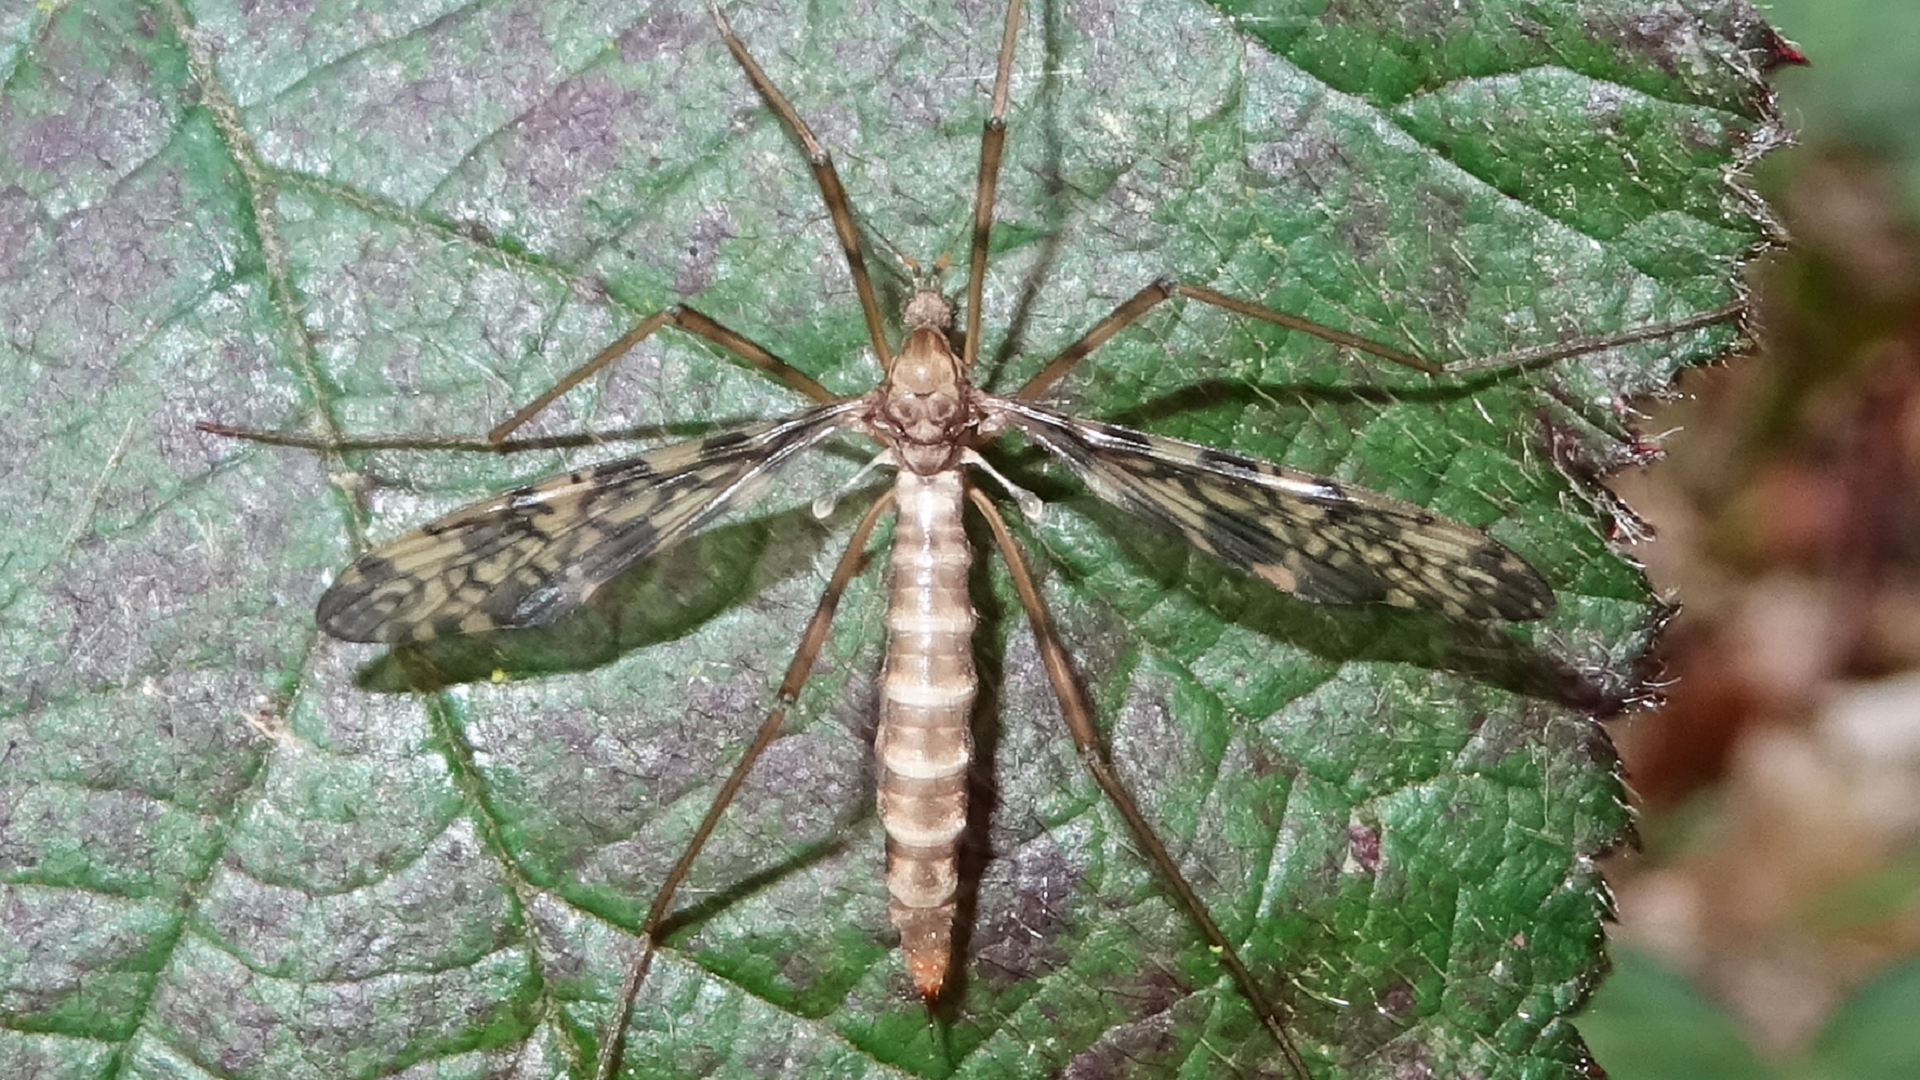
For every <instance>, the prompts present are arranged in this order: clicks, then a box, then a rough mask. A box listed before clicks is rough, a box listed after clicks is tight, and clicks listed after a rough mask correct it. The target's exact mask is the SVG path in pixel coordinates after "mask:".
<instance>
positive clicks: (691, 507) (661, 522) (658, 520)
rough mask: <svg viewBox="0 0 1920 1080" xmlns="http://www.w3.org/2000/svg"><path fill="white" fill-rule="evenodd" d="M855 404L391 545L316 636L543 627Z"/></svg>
mask: <svg viewBox="0 0 1920 1080" xmlns="http://www.w3.org/2000/svg"><path fill="white" fill-rule="evenodd" d="M857 404H858V402H857V400H855V401H842V402H835V403H833V404H830V405H823V406H820V407H818V408H814V409H809V410H807V411H805V412H801V413H796V414H795V415H793V416H789V417H787V418H785V419H783V420H773V421H767V422H763V423H758V424H753V425H750V426H747V427H742V428H736V429H733V430H731V431H723V432H719V433H717V434H714V435H710V436H708V437H706V438H704V439H691V440H689V441H687V442H683V443H675V444H674V445H672V446H664V447H661V448H660V449H658V450H650V451H648V452H646V453H644V454H640V455H638V456H635V457H630V458H623V459H621V460H618V461H609V462H605V463H603V464H599V465H589V466H586V467H585V468H581V469H576V470H574V471H572V472H568V473H561V474H560V475H558V476H550V477H548V478H546V479H545V480H540V481H536V482H535V483H532V484H528V485H527V486H525V487H520V488H515V489H513V490H512V491H507V492H503V493H501V494H499V495H495V496H492V497H491V498H487V499H482V500H481V501H479V502H476V503H473V504H472V505H470V506H464V507H461V508H460V509H458V510H455V511H454V512H453V513H451V514H448V515H447V516H445V517H443V518H440V519H439V520H437V521H433V522H430V523H429V524H426V525H423V526H421V527H420V528H418V529H415V530H413V531H412V532H409V533H406V534H404V535H402V536H397V537H395V538H394V539H392V540H389V541H388V542H386V543H385V544H382V545H380V546H379V547H378V548H376V549H374V550H373V551H372V552H370V553H368V554H367V555H366V556H364V557H363V558H361V559H360V560H359V561H358V562H356V563H354V564H353V565H352V566H349V567H348V568H347V569H346V570H345V571H344V572H342V573H341V575H340V578H339V580H337V581H335V582H334V583H333V587H332V588H330V589H328V590H327V592H326V595H324V596H322V597H321V598H320V606H319V609H318V611H317V612H316V617H317V618H318V619H319V622H320V628H321V629H322V630H325V631H326V632H327V633H329V634H332V635H333V636H334V637H337V638H341V639H343V640H346V641H376V642H383V643H387V644H393V643H398V642H406V641H425V640H427V639H428V638H435V637H440V636H442V635H446V634H474V633H481V632H484V631H488V630H501V629H508V628H514V627H526V626H538V625H540V624H542V623H546V622H551V621H552V620H554V619H556V618H558V617H559V616H560V615H562V614H564V613H566V612H568V611H571V610H572V609H573V608H575V607H578V606H579V605H580V603H581V602H582V601H584V600H585V599H586V598H587V597H588V596H590V595H591V594H592V593H593V590H594V589H596V588H598V587H599V586H600V585H601V584H602V583H603V582H605V581H607V580H608V579H610V578H612V577H613V576H614V575H616V574H618V573H620V572H621V571H622V570H625V569H626V568H628V567H630V566H632V565H633V564H634V563H636V562H638V561H640V560H641V559H644V558H646V557H647V556H648V555H651V554H652V553H654V552H656V551H658V550H660V549H661V548H663V547H665V546H666V545H668V544H671V543H674V542H675V541H677V540H680V539H682V538H683V537H685V536H688V535H690V534H691V533H693V532H695V531H697V530H699V529H700V528H702V527H703V526H705V525H706V524H707V523H708V522H710V521H712V520H713V519H714V518H715V517H717V516H719V515H720V513H721V512H722V511H724V510H726V509H727V508H728V507H729V506H732V505H734V504H736V503H738V502H740V501H742V500H743V499H744V498H747V497H750V496H751V495H752V494H753V493H754V490H755V488H756V487H757V485H756V483H755V481H757V480H760V479H762V478H764V477H765V476H766V475H767V474H768V473H770V472H771V471H772V470H773V469H775V468H777V467H778V466H779V465H780V464H781V463H783V462H785V461H786V460H787V459H788V458H790V457H792V456H793V455H794V454H796V453H798V452H799V451H801V450H804V449H806V448H807V447H809V446H812V445H813V444H814V443H816V442H819V441H820V440H821V439H823V438H825V437H826V436H827V435H828V434H830V433H831V432H833V431H834V429H835V428H837V427H838V426H839V425H840V423H841V419H842V416H843V415H844V414H845V413H846V412H848V411H849V410H851V409H853V408H854V407H856V406H857Z"/></svg>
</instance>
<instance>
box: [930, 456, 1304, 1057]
mask: <svg viewBox="0 0 1920 1080" xmlns="http://www.w3.org/2000/svg"><path fill="white" fill-rule="evenodd" d="M967 496H968V498H970V499H972V500H973V505H974V506H976V507H978V508H979V509H980V514H981V516H982V517H984V518H986V519H987V525H988V527H989V528H991V529H992V530H993V539H994V543H996V544H997V545H999V548H1000V555H1001V557H1002V558H1004V559H1006V560H1007V570H1008V572H1009V573H1011V574H1012V575H1013V587H1014V590H1015V591H1016V592H1018V593H1019V594H1020V606H1021V607H1023V608H1025V609H1026V611H1027V622H1028V623H1029V624H1031V625H1032V627H1033V640H1034V644H1035V646H1036V647H1037V648H1038V649H1039V650H1040V660H1041V663H1042V664H1044V665H1045V666H1046V669H1047V679H1048V681H1050V682H1052V683H1053V692H1054V695H1055V696H1056V697H1058V698H1059V699H1060V713H1061V715H1062V716H1063V717H1065V718H1066V721H1067V730H1068V731H1069V732H1071V733H1072V735H1073V745H1074V748H1075V749H1077V750H1078V751H1079V752H1080V760H1081V762H1082V763H1083V764H1085V765H1086V767H1087V771H1088V772H1090V773H1092V774H1093V780H1094V783H1096V784H1098V785H1100V790H1101V791H1104V792H1106V795H1107V798H1108V800H1109V801H1111V802H1112V803H1113V806H1114V809H1116V810H1118V811H1120V816H1121V817H1123V818H1125V819H1126V821H1127V828H1128V829H1130V830H1132V832H1133V835H1134V839H1136V840H1137V841H1139V843H1140V846H1141V848H1143V849H1144V850H1145V851H1146V853H1147V859H1148V861H1150V862H1152V863H1153V866H1154V869H1155V870H1157V871H1158V872H1159V874H1160V877H1161V878H1162V880H1164V881H1165V883H1166V885H1167V887H1168V888H1170V889H1172V890H1173V894H1174V896H1175V897H1176V898H1178V899H1179V901H1180V906H1181V907H1183V908H1186V909H1187V915H1188V916H1189V917H1190V918H1192V919H1193V921H1194V923H1195V925H1197V926H1198V927H1199V928H1200V936H1202V937H1204V938H1206V939H1207V944H1209V945H1211V946H1212V947H1213V951H1214V953H1215V955H1217V956H1218V957H1219V958H1220V963H1221V964H1222V965H1223V966H1225V967H1226V969H1227V971H1228V973H1229V974H1231V975H1232V976H1233V981H1234V982H1236V983H1238V984H1239V986H1240V992H1241V993H1243V994H1245V995H1246V996H1247V1001H1248V1002H1249V1004H1251V1005H1252V1007H1253V1011H1254V1012H1255V1013H1256V1014H1257V1015H1258V1016H1259V1017H1260V1022H1261V1023H1262V1024H1264V1025H1265V1026H1266V1028H1267V1032H1268V1034H1270V1035H1271V1036H1272V1037H1273V1041H1274V1042H1275V1043H1276V1044H1277V1045H1278V1046H1279V1047H1280V1055H1281V1056H1282V1057H1284V1058H1286V1060H1287V1067H1288V1069H1289V1070H1290V1071H1291V1072H1292V1073H1293V1075H1294V1077H1295V1078H1296V1080H1312V1074H1311V1073H1309V1072H1307V1065H1306V1062H1305V1061H1303V1060H1301V1058H1300V1051H1299V1050H1298V1049H1297V1048H1295V1046H1294V1045H1293V1036H1291V1035H1289V1034H1288V1033H1287V1028H1286V1024H1285V1017H1284V1015H1283V1013H1282V1012H1281V1010H1280V1009H1279V1007H1278V1006H1276V1005H1275V1004H1274V1003H1273V1002H1271V1001H1269V1000H1268V999H1267V996H1266V992H1265V991H1263V990H1261V989H1260V984H1259V983H1258V982H1255V981H1254V978H1253V973H1252V972H1251V971H1248V970H1247V965H1246V964H1245V963H1244V962H1242V961H1241V959H1240V954H1239V953H1238V952H1237V951H1235V950H1234V947H1233V943H1232V942H1230V941H1228V940H1227V936H1226V935H1225V934H1224V933H1221V931H1220V926H1219V924H1217V923H1215V922H1214V921H1213V916H1212V915H1210V914H1208V912H1207V906H1206V904H1204V903H1202V902H1201V900H1200V894H1199V893H1196V892H1194V891H1193V886H1192V885H1189V884H1188V883H1187V879H1186V878H1185V877H1183V876H1182V875H1181V873H1180V868H1179V867H1178V866H1176V865H1175V864H1174V861H1173V856H1172V855H1170V854H1168V852H1167V848H1166V845H1165V844H1162V843H1161V842H1160V837H1159V836H1158V835H1156V834H1155V833H1154V831H1153V826H1152V825H1150V824H1148V822H1147V818H1146V815H1145V814H1143V813H1141V812H1140V807H1139V804H1137V803H1135V802H1134V801H1133V796H1132V795H1131V794H1129V793H1128V792H1127V789H1126V786H1125V785H1124V784H1122V783H1121V782H1120V777H1119V775H1118V774H1117V773H1115V772H1114V771H1113V766H1112V764H1111V763H1109V762H1108V761H1107V758H1106V755H1105V753H1104V752H1103V751H1102V749H1101V747H1100V733H1099V731H1098V730H1097V729H1096V728H1095V727H1094V724H1093V709H1092V707H1091V706H1090V705H1089V704H1088V703H1087V697H1086V691H1085V690H1083V689H1082V688H1081V686H1080V680H1079V679H1078V678H1076V677H1075V676H1074V674H1073V668H1072V666H1071V665H1070V664H1069V663H1068V661H1067V652H1066V649H1064V648H1063V647H1062V646H1061V644H1060V637H1059V635H1058V634H1056V633H1055V632H1054V629H1053V619H1052V618H1051V617H1050V616H1049V615H1048V614H1047V606H1046V603H1045V601H1043V600H1042V599H1041V598H1040V589H1039V587H1038V586H1037V585H1035V584H1034V580H1033V572H1032V571H1031V570H1030V569H1028V567H1027V560H1026V556H1025V555H1022V554H1021V553H1020V547H1019V545H1018V544H1016V543H1015V542H1014V539H1013V533H1012V532H1010V531H1009V530H1008V529H1007V522H1006V519H1005V518H1003V517H1001V516H1000V510H999V508H998V507H996V506H994V504H993V500H992V499H990V498H988V497H987V495H986V493H985V492H983V491H981V490H980V489H978V488H968V490H967Z"/></svg>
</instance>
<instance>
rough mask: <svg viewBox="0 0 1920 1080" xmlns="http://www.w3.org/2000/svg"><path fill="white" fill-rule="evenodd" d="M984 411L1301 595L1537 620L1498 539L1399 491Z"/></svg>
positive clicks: (1018, 407)
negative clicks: (1373, 489) (1359, 487)
mask: <svg viewBox="0 0 1920 1080" xmlns="http://www.w3.org/2000/svg"><path fill="white" fill-rule="evenodd" d="M988 407H989V408H990V409H992V410H994V411H997V412H998V413H1000V414H1001V415H1002V416H1003V417H1004V418H1005V419H1006V421H1007V422H1008V423H1010V424H1012V425H1013V426H1014V427H1017V428H1019V429H1020V430H1021V431H1022V432H1024V433H1025V434H1026V435H1027V437H1028V438H1031V439H1032V440H1033V441H1035V442H1037V443H1039V444H1040V445H1042V446H1044V447H1046V448H1047V449H1048V450H1051V451H1052V452H1053V453H1055V454H1057V455H1059V456H1060V457H1061V458H1062V459H1063V460H1065V461H1066V462H1067V464H1069V465H1071V466H1072V467H1073V469H1074V471H1075V472H1076V473H1078V474H1079V475H1080V477H1081V479H1083V480H1084V481H1085V482H1086V484H1087V486H1088V487H1089V488H1090V489H1092V491H1093V492H1094V494H1096V495H1098V496H1099V497H1100V498H1102V499H1105V500H1106V501H1107V502H1110V503H1112V504H1114V505H1115V506H1118V507H1120V508H1121V509H1123V510H1127V511H1130V512H1132V513H1135V514H1139V515H1141V516H1143V517H1148V518H1152V519H1154V520H1157V521H1161V522H1164V523H1166V524H1168V525H1171V526H1172V527H1173V528H1175V529H1178V530H1179V531H1180V532H1181V534H1182V535H1184V536H1185V537H1186V538H1187V540H1188V541H1190V542H1191V543H1192V544H1193V546H1195V547H1197V548H1199V549H1200V550H1202V551H1205V552H1208V553H1210V554H1213V555H1217V556H1219V557H1220V558H1222V559H1225V560H1227V561H1228V562H1230V563H1233V564H1235V565H1236V566H1240V567H1242V568H1244V569H1246V570H1248V571H1250V572H1252V573H1253V574H1255V575H1257V576H1259V577H1260V578H1261V579H1263V580H1265V581H1268V582H1270V583H1272V584H1273V585H1275V586H1277V587H1278V588H1280V589H1283V590H1285V591H1286V592H1289V593H1292V594H1293V595H1295V596H1298V597H1300V598H1301V599H1303V600H1312V601H1315V602H1318V603H1332V604H1356V603H1384V604H1394V605H1397V606H1399V607H1410V608H1423V609H1427V610H1431V611H1438V612H1443V613H1445V614H1447V615H1451V616H1454V617H1456V618H1465V619H1538V618H1540V617H1542V616H1544V615H1546V614H1547V613H1548V612H1550V611H1552V610H1553V602H1554V600H1553V590H1552V589H1551V588H1550V587H1548V585H1547V583H1546V582H1545V581H1544V580H1543V579H1542V578H1541V577H1540V575H1539V574H1538V573H1537V572H1535V570H1534V569H1533V567H1531V566H1528V565H1527V563H1526V560H1524V559H1522V558H1521V557H1520V556H1518V555H1516V554H1514V553H1513V552H1512V551H1511V550H1509V549H1507V548H1506V547H1505V546H1503V545H1501V544H1500V543H1499V542H1498V541H1496V540H1494V539H1493V538H1492V537H1490V536H1488V535H1487V534H1486V533H1484V532H1481V531H1480V530H1479V529H1475V528H1473V527H1471V526H1469V525H1463V524H1461V523H1460V522H1457V521H1453V520H1451V519H1449V518H1445V517H1441V516H1440V515H1438V514H1435V513H1434V512H1432V511H1431V510H1427V509H1425V508H1423V507H1420V506H1416V505H1414V504H1413V503H1408V502H1402V501H1400V500H1399V499H1393V498H1389V497H1387V496H1385V495H1379V494H1375V493H1374V492H1371V491H1362V490H1357V489H1354V488H1348V487H1345V486H1342V485H1341V484H1339V483H1336V482H1334V481H1332V480H1326V479H1322V478H1319V477H1314V476H1311V475H1309V474H1307V473H1303V472H1298V471H1296V470H1293V469H1286V468H1282V467H1280V466H1278V465H1270V464H1268V463H1266V462H1263V461H1255V460H1253V459H1252V458H1247V457H1243V456H1241V455H1239V454H1233V453H1228V452H1226V451H1222V450H1216V449H1213V448H1211V447H1206V446H1201V445H1199V444H1196V443H1189V442H1182V441H1180V440H1178V439H1165V438H1161V437H1160V436H1157V435H1149V434H1147V433H1145V432H1140V431H1134V430H1132V429H1131V428H1123V427H1116V426H1114V425H1111V424H1099V423H1093V422H1090V421H1085V420H1076V419H1073V418H1071V417H1068V416H1065V415H1062V414H1060V413H1056V412H1053V411H1052V410H1050V409H1043V408H1039V407H1036V406H1033V405H1029V404H1027V403H1025V402H1020V401H1015V400H1012V399H1007V398H991V399H989V401H988Z"/></svg>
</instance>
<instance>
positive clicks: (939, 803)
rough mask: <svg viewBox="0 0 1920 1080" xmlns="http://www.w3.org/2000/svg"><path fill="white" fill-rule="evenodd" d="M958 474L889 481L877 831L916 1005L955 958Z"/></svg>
mask: <svg viewBox="0 0 1920 1080" xmlns="http://www.w3.org/2000/svg"><path fill="white" fill-rule="evenodd" d="M965 501H966V480H965V478H964V477H963V476H962V474H961V471H960V470H958V469H942V470H940V471H938V472H935V473H932V474H930V475H924V476H923V475H921V474H919V473H916V472H914V471H913V470H912V469H904V468H903V469H901V470H900V471H899V474H898V476H897V477H896V478H895V480H894V502H895V504H896V506H897V507H898V510H897V513H898V515H899V523H898V524H897V525H896V526H895V531H894V540H893V553H892V556H891V562H890V567H889V571H888V601H887V658H886V664H885V667H884V668H883V669H882V672H881V676H880V699H881V703H880V725H879V730H878V732H877V733H876V734H875V736H874V753H875V756H876V757H877V758H878V760H879V766H880V768H879V783H878V785H877V787H878V793H877V796H878V801H879V806H880V821H881V824H882V825H883V826H884V827H885V828H886V831H887V892H888V894H889V895H891V896H892V898H893V899H892V902H891V904H890V905H889V915H890V916H891V918H892V920H893V924H894V926H896V927H898V928H899V930H900V948H901V951H902V952H903V953H904V954H905V959H906V966H907V971H908V973H909V974H910V975H911V976H912V977H913V983H914V986H915V987H916V988H917V989H918V990H919V991H920V994H921V996H923V997H927V998H931V997H934V996H936V995H937V994H939V992H940V988H941V986H942V985H943V984H944V983H945V982H946V978H947V968H948V965H949V964H950V963H951V958H952V954H953V944H952V942H953V920H954V897H955V894H956V893H958V891H959V887H960V870H959V854H958V853H959V844H960V834H961V832H962V831H964V830H965V828H966V821H967V768H968V765H969V764H970V763H971V762H972V759H973V733H972V730H971V728H970V727H969V723H970V720H971V718H972V713H973V699H974V695H975V692H976V689H977V681H976V679H975V676H974V670H973V627H974V611H973V600H972V598H971V597H969V596H968V595H967V573H968V570H969V569H970V568H971V567H972V564H973V549H972V548H971V547H970V546H969V545H968V543H967V537H966V532H965V530H964V528H963V527H962V524H961V516H960V511H961V507H962V505H963V504H964V503H965Z"/></svg>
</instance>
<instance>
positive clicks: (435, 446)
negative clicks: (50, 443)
mask: <svg viewBox="0 0 1920 1080" xmlns="http://www.w3.org/2000/svg"><path fill="white" fill-rule="evenodd" d="M193 426H194V427H196V428H198V429H200V430H201V431H204V432H206V433H207V434H209V435H220V436H224V437H226V438H229V439H245V440H246V441H247V442H256V443H265V444H267V445H269V446H291V447H295V448H297V449H300V450H313V451H317V452H320V453H329V452H338V451H345V450H460V451H466V452H468V453H481V454H517V453H521V452H523V451H527V450H560V449H566V448H573V447H581V446H600V445H603V444H605V443H608V442H613V441H616V440H618V439H622V438H626V437H627V436H626V435H625V434H623V433H620V432H614V433H611V434H610V433H607V432H598V431H576V432H573V433H571V434H567V435H542V436H540V437H538V438H533V439H507V440H504V441H502V442H488V441H487V440H485V439H476V438H459V437H455V436H445V435H381V436H374V437H370V438H359V439H336V438H332V437H329V436H326V435H307V434H304V433H301V432H297V431H268V430H265V429H262V428H244V427H235V426H234V425H232V424H221V423H216V422H214V421H212V420H200V421H196V422H195V423H194V425H193ZM635 437H638V436H637V435H636V436H635Z"/></svg>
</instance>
